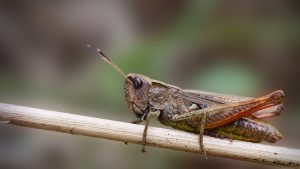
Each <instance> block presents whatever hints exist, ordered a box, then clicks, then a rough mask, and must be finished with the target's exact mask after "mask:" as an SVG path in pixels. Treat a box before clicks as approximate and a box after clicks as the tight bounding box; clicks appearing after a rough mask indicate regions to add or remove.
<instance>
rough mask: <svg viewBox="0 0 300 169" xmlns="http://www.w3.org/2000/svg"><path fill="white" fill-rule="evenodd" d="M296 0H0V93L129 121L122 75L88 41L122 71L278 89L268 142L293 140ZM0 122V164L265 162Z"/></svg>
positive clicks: (230, 88) (250, 89)
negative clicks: (275, 131) (280, 104)
mask: <svg viewBox="0 0 300 169" xmlns="http://www.w3.org/2000/svg"><path fill="white" fill-rule="evenodd" d="M297 5H298V2H296V1H283V0H274V1H249V0H247V1H237V0H233V1H226V2H223V1H217V0H204V1H193V0H192V1H183V0H176V1H172V2H169V1H167V0H165V1H137V0H130V1H120V2H119V1H81V2H80V1H78V2H77V1H76V2H75V1H74V2H67V1H61V2H54V1H41V2H39V1H36V2H32V1H3V2H2V3H1V4H0V11H1V12H0V28H1V32H0V60H1V62H0V68H1V69H0V70H1V71H0V93H1V95H0V99H1V102H6V103H12V104H22V105H27V106H31V107H38V108H44V109H51V110H58V111H66V112H72V113H77V114H83V115H90V116H96V117H102V118H107V119H113V120H120V121H132V120H134V119H135V116H134V115H133V113H132V112H130V110H129V109H128V107H127V105H126V101H125V99H124V92H123V85H124V79H123V78H122V77H121V76H120V75H119V74H118V73H117V72H116V71H115V70H113V69H112V68H111V67H110V66H109V65H107V64H106V63H104V61H102V60H101V59H100V58H99V57H98V56H94V55H90V54H89V53H88V52H87V50H86V49H85V44H86V43H87V42H88V43H92V44H93V45H94V46H96V47H100V48H101V49H102V50H103V51H104V53H106V54H107V55H109V56H110V57H111V59H112V60H113V61H114V62H115V63H116V64H117V65H118V66H119V67H120V68H121V69H122V70H123V71H124V72H125V73H129V72H134V73H140V74H144V75H147V76H149V77H151V78H154V79H156V80H160V81H164V82H166V83H170V84H173V85H178V86H180V87H183V88H192V89H198V90H205V91H212V92H220V93H229V94H235V95H246V96H254V97H255V96H259V95H263V94H265V93H268V92H270V91H272V90H276V89H283V90H284V91H285V92H286V95H287V97H286V102H285V105H286V109H285V112H284V113H283V115H282V116H281V117H278V118H275V119H274V120H272V123H274V124H275V125H276V126H278V128H279V129H280V131H282V133H284V135H285V139H284V140H283V141H282V142H280V143H279V144H278V145H288V146H290V147H299V142H300V137H299V135H297V134H295V133H297V129H298V128H299V127H300V126H299V123H298V122H297V121H298V120H299V113H298V112H299V110H300V108H299V106H298V105H299V101H300V100H299V94H300V87H299V86H300V81H299V80H297V79H295V78H297V73H298V72H299V68H298V67H299V66H298V64H299V56H298V55H299V44H300V37H299V36H300V32H299V30H300V26H299V15H298V13H299V11H298V10H299V9H297ZM1 23H2V24H1ZM297 106H298V107H297ZM88 112H89V113H88ZM294 117H295V118H294ZM152 124H153V125H156V126H157V125H159V124H158V123H157V122H153V123H152ZM160 126H161V125H160ZM161 127H162V126H161ZM1 132H3V133H5V134H2V135H5V136H6V135H7V133H10V134H11V135H12V137H9V138H10V139H9V140H8V139H4V137H3V138H1V139H0V151H1V152H5V151H6V150H8V149H9V148H11V150H9V153H7V154H2V155H1V156H0V159H3V160H0V168H13V167H12V166H15V167H14V168H47V167H48V168H51V165H50V164H49V163H47V161H49V159H51V160H53V161H54V162H55V161H56V160H57V161H58V163H57V166H56V167H54V168H173V169H176V168H191V169H192V168H199V167H204V168H222V169H224V168H231V169H234V168H240V167H241V166H243V168H260V167H263V168H265V166H260V165H256V164H249V163H246V162H238V161H232V160H224V159H220V158H213V157H210V158H209V160H206V161H205V160H202V156H199V155H194V154H189V153H182V152H176V151H170V150H163V149H155V148H150V147H149V148H148V153H146V154H141V153H140V152H139V151H140V146H136V145H129V146H125V145H123V144H122V143H119V142H114V141H107V140H101V139H93V138H84V137H72V136H68V135H64V134H58V133H52V132H44V131H36V130H33V131H32V130H28V129H20V128H17V127H2V126H1ZM15 136H17V137H15ZM16 140H18V141H17V142H16ZM13 147H14V148H13ZM27 152H30V153H27ZM128 154H130V155H128ZM2 157H3V158H2ZM12 159H13V160H12ZM15 161H18V162H19V164H18V165H17V164H15ZM62 163H64V164H62ZM60 164H61V165H60ZM1 165H7V166H8V167H3V166H1ZM52 168H53V166H52Z"/></svg>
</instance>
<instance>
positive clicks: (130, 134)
mask: <svg viewBox="0 0 300 169" xmlns="http://www.w3.org/2000/svg"><path fill="white" fill-rule="evenodd" d="M0 120H1V121H2V122H6V123H8V124H14V125H18V126H24V127H30V128H37V129H44V130H51V131H57V132H63V133H69V134H75V135H84V136H90V137H98V138H105V139H110V140H117V141H123V142H130V143H136V144H140V143H141V140H142V135H143V130H144V126H143V125H136V124H130V123H124V122H118V121H112V120H105V119H99V118H93V117H87V116H80V115H74V114H67V113H61V112H55V111H48V110H42V109H35V108H30V107H23V106H17V105H11V104H3V103H0ZM2 137H5V136H2ZM147 145H149V146H155V147H161V148H167V149H173V150H180V151H186V152H193V153H199V148H200V147H199V142H198V135H196V134H191V133H187V132H183V131H178V130H169V129H163V128H156V127H149V129H148V135H147ZM204 146H205V148H206V151H207V153H208V154H209V155H213V156H219V157H226V158H232V159H238V160H244V161H251V162H256V163H263V164H268V165H275V166H285V167H293V168H299V166H300V150H299V149H291V148H286V147H278V146H270V145H264V144H255V143H249V142H242V141H232V142H231V141H228V140H222V139H217V138H213V137H208V136H205V137H204ZM137 153H138V152H137ZM199 160H204V159H202V158H201V157H199ZM208 160H209V159H208Z"/></svg>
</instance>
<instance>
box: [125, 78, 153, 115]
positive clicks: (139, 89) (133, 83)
mask: <svg viewBox="0 0 300 169" xmlns="http://www.w3.org/2000/svg"><path fill="white" fill-rule="evenodd" d="M150 87H151V79H150V78H148V77H146V76H143V75H139V74H135V73H130V74H128V75H127V78H126V80H125V88H124V90H125V97H126V100H127V102H128V105H129V108H130V109H131V110H132V111H133V112H134V113H135V114H136V116H137V117H138V118H140V119H141V120H145V118H146V115H147V113H148V111H149V109H148V101H149V89H150Z"/></svg>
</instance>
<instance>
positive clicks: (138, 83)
mask: <svg viewBox="0 0 300 169" xmlns="http://www.w3.org/2000/svg"><path fill="white" fill-rule="evenodd" d="M128 79H129V80H130V81H131V82H132V83H133V87H134V88H135V89H140V88H141V87H142V86H143V81H142V79H140V78H138V77H131V76H130V77H128Z"/></svg>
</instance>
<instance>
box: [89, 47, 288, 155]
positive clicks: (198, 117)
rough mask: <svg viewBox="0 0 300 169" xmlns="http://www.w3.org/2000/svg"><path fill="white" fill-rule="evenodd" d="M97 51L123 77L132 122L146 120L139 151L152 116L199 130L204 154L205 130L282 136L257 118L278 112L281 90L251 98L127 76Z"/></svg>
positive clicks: (254, 138) (241, 136)
mask: <svg viewBox="0 0 300 169" xmlns="http://www.w3.org/2000/svg"><path fill="white" fill-rule="evenodd" d="M87 46H88V47H89V48H91V46H90V45H87ZM97 53H98V54H99V55H100V56H101V57H102V58H103V59H104V60H105V61H106V62H107V63H108V64H110V65H111V66H112V67H113V68H115V69H116V70H117V71H118V72H119V73H120V74H121V75H122V76H123V77H124V79H125V87H124V90H125V98H126V100H127V102H128V105H129V108H130V109H131V110H132V111H133V112H134V113H135V114H136V116H137V117H138V120H136V121H134V122H133V123H141V122H143V121H145V122H146V123H145V128H144V133H143V139H142V146H143V148H142V152H145V145H146V137H147V129H148V126H149V120H150V118H153V117H156V118H157V119H158V120H159V121H160V122H161V123H162V124H165V125H168V126H171V127H173V128H176V129H179V130H184V131H187V132H192V133H199V144H200V151H202V152H203V154H204V155H205V157H206V151H205V147H204V145H203V135H204V133H205V134H207V135H210V136H215V137H221V138H230V139H237V140H244V141H251V142H260V141H262V140H264V141H268V142H276V141H278V140H279V139H281V138H282V136H281V134H280V133H279V132H278V131H277V129H276V128H275V127H273V126H272V125H270V124H267V123H265V122H262V121H260V120H259V119H262V118H267V117H272V116H276V115H278V114H279V113H280V112H281V110H282V101H283V98H284V93H283V91H281V90H278V91H274V92H272V93H270V94H268V95H265V96H262V97H258V98H250V97H240V96H233V95H225V94H218V93H210V92H204V91H198V90H186V89H181V88H179V87H177V86H173V85H170V84H166V83H164V82H161V81H157V80H154V79H151V78H149V77H147V76H144V75H140V74H136V73H129V74H128V75H127V76H126V75H125V74H124V73H123V72H122V71H121V70H120V69H119V68H118V67H117V66H116V65H115V64H114V63H113V62H112V61H111V60H110V59H109V58H108V57H107V56H106V55H105V54H104V53H103V52H102V51H101V50H100V49H97Z"/></svg>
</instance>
